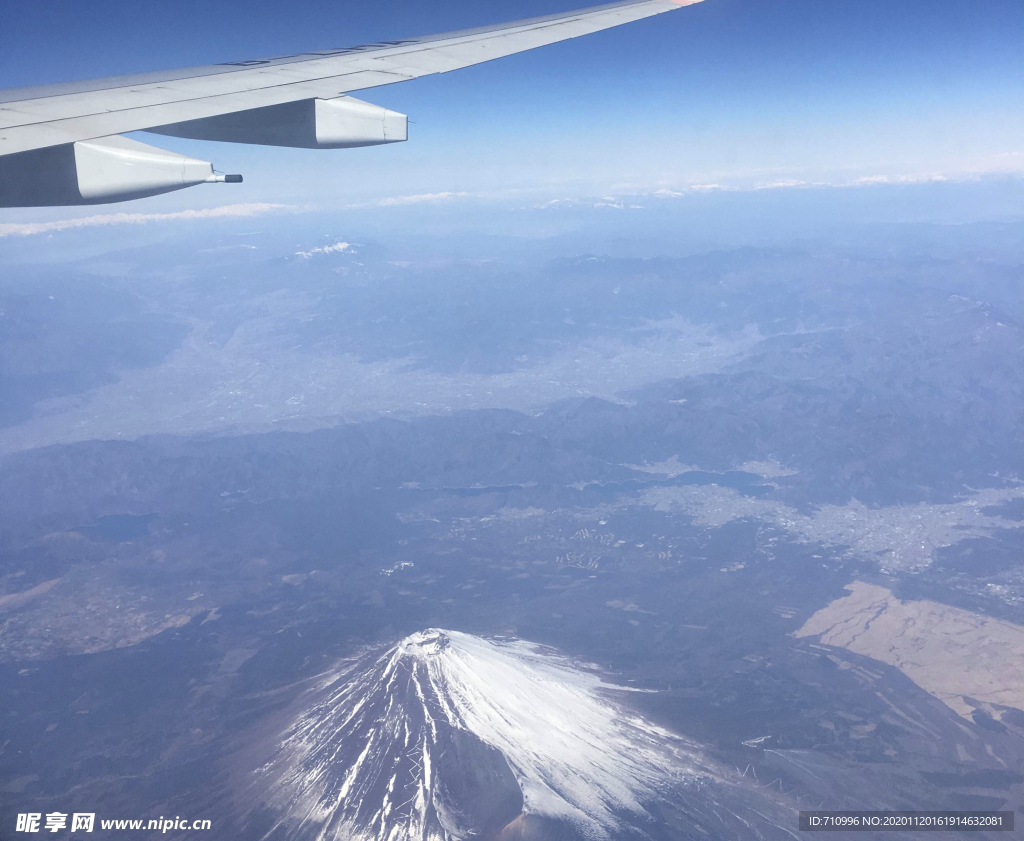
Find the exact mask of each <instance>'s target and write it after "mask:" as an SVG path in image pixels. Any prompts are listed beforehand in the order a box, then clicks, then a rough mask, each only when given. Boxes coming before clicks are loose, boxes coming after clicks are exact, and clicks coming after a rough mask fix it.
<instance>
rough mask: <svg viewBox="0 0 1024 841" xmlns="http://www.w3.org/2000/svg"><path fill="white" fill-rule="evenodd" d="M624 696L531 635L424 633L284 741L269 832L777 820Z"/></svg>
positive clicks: (563, 831) (351, 672) (393, 839)
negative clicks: (495, 637)
mask: <svg viewBox="0 0 1024 841" xmlns="http://www.w3.org/2000/svg"><path fill="white" fill-rule="evenodd" d="M613 689H614V688H613V687H610V686H609V685H608V684H605V683H603V682H602V681H601V680H600V678H599V677H598V676H597V675H596V674H595V673H594V672H593V671H588V670H586V669H581V668H579V667H578V666H575V665H573V664H572V663H571V662H570V661H569V660H567V659H566V658H564V657H562V656H560V655H559V654H557V653H556V652H554V651H552V650H550V649H546V648H541V647H538V646H536V645H532V644H530V643H526V642H522V641H518V640H504V639H503V640H485V639H481V638H479V637H474V636H471V635H469V634H464V633H459V632H456V631H440V630H428V631H423V632H421V633H417V634H413V635H412V636H410V637H407V638H406V639H404V640H403V641H401V642H400V643H399V644H398V645H396V646H394V647H393V648H391V649H390V650H388V651H387V652H386V653H384V654H383V656H381V655H380V654H379V653H378V654H376V655H368V656H366V657H364V658H363V659H361V660H358V661H356V662H354V663H350V664H348V665H347V666H346V667H344V668H343V669H342V670H341V671H340V673H335V674H333V675H330V676H329V677H328V679H327V680H325V682H324V684H323V685H322V687H321V690H320V691H319V693H318V695H317V700H316V701H315V703H313V704H312V705H311V706H310V707H308V708H307V709H306V710H305V711H304V712H302V713H301V714H299V715H298V716H297V717H296V718H295V719H294V721H293V722H292V723H291V725H290V726H289V728H288V729H287V731H286V732H285V734H284V736H283V738H281V739H280V740H279V741H278V742H277V744H276V746H275V748H274V749H273V754H272V758H271V761H270V762H267V763H266V764H264V765H263V766H262V767H261V768H260V769H259V771H258V772H257V783H256V786H255V788H254V792H256V793H257V794H258V797H257V802H258V803H259V804H261V805H264V806H266V807H269V809H270V811H271V813H272V814H273V815H274V816H275V817H274V825H273V828H272V829H271V831H269V832H267V833H266V836H265V837H271V836H272V837H274V838H289V839H290V838H302V839H312V838H316V839H324V841H328V839H330V841H334V840H335V839H337V841H350V840H351V841H356V839H359V841H362V839H374V841H412V839H415V840H416V841H456V840H457V839H471V838H473V839H499V838H500V839H505V838H531V837H536V838H540V837H545V838H547V837H551V838H555V837H557V838H569V837H574V838H595V839H598V838H613V837H614V838H626V837H629V838H644V837H648V838H655V837H657V838H661V837H682V836H681V835H680V834H679V829H680V828H692V829H693V830H694V835H697V834H702V835H704V837H707V834H710V836H711V837H715V836H716V835H719V834H720V835H721V837H728V835H729V834H730V832H732V831H735V830H737V829H747V830H749V833H748V834H749V836H750V837H757V836H758V835H759V834H760V829H759V827H758V825H757V824H758V823H759V822H760V823H764V824H765V827H767V828H770V826H771V821H763V820H762V819H761V818H760V817H759V815H758V813H759V811H761V810H760V809H759V808H758V806H757V805H751V804H750V803H749V798H751V797H754V798H755V799H756V796H754V795H752V794H751V793H750V792H748V791H746V790H743V789H741V788H739V787H737V786H734V785H732V784H729V783H725V782H724V781H722V780H720V778H719V777H720V775H719V774H718V773H717V772H715V771H713V770H712V764H711V763H710V762H708V761H706V760H702V759H701V757H700V753H699V750H698V748H697V747H696V746H695V745H693V744H691V743H689V742H687V741H685V740H684V739H682V738H681V737H680V736H678V735H676V734H673V733H671V732H669V731H667V730H665V729H663V728H660V727H658V726H656V725H654V724H651V723H650V722H647V721H645V720H644V719H642V718H640V717H639V716H637V715H636V714H634V713H631V712H630V711H629V710H628V708H627V707H626V706H624V705H623V704H622V703H619V702H618V700H617V699H616V698H614V697H613V694H614V693H613V692H612V691H611V690H613ZM723 797H724V798H725V799H726V800H729V801H735V803H733V804H732V805H730V803H727V802H725V801H724V800H723V799H722V798H723ZM760 805H762V806H766V807H767V808H768V809H769V810H770V811H777V807H776V806H775V804H774V803H772V802H771V801H767V800H766V801H765V803H764V804H760ZM666 816H668V817H666ZM524 822H525V823H524ZM666 822H667V823H666ZM525 825H528V826H530V827H533V829H532V830H531V829H529V828H527V829H526V830H524V829H523V828H522V827H523V826H525ZM669 825H672V826H675V827H676V832H675V833H669V834H668V835H666V832H667V831H668V828H669ZM730 826H731V827H732V830H729V827H730ZM538 827H540V829H538ZM705 833H706V834H705Z"/></svg>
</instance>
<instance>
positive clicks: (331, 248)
mask: <svg viewBox="0 0 1024 841" xmlns="http://www.w3.org/2000/svg"><path fill="white" fill-rule="evenodd" d="M351 248H352V246H351V244H349V243H347V242H336V243H334V245H324V246H321V247H319V248H311V249H310V250H309V251H296V252H295V256H296V257H302V258H303V259H305V260H308V259H309V258H310V257H312V256H313V255H314V254H340V253H341V252H342V251H348V250H350V249H351Z"/></svg>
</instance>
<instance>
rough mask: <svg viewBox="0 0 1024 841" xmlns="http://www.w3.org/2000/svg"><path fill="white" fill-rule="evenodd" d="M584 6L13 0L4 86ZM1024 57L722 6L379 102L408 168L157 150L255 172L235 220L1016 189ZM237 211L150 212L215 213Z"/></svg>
mask: <svg viewBox="0 0 1024 841" xmlns="http://www.w3.org/2000/svg"><path fill="white" fill-rule="evenodd" d="M580 5H585V0H583V2H580V0H576V2H574V1H573V0H521V2H516V3H497V2H490V0H482V1H481V2H465V0H446V2H443V3H442V2H436V0H435V2H424V0H416V2H413V1H412V0H396V2H390V3H387V4H381V3H379V2H369V0H358V1H357V2H337V0H335V2H325V0H289V1H288V2H284V0H247V2H236V0H218V2H209V0H207V2H197V0H179V1H178V2H175V3H166V2H146V0H132V2H128V0H35V2H25V0H17V2H9V3H5V4H4V10H3V26H0V86H3V87H13V86H20V85H31V84H39V83H44V82H54V81H63V80H69V79H82V78H90V77H95V76H103V75H111V74H117V73H130V72H136V71H143V70H152V69H158V68H167V67H178V66H188V65H194V64H205V63H211V62H217V61H223V60H229V59H240V58H252V57H260V56H266V55H278V54H284V53H289V52H296V51H303V50H308V49H315V48H326V47H333V46H342V45H350V44H357V43H364V42H368V41H374V40H379V39H383V38H394V37H403V36H411V35H422V34H428V33H432V32H438V31H445V30H450V29H457V28H463V27H467V26H474V25H479V24H484V23H493V22H500V21H503V20H510V19H515V18H519V17H526V16H530V15H535V14H544V13H548V12H553V11H560V10H564V9H568V8H575V7H578V6H580ZM1022 46H1024V3H1021V2H1020V0H972V2H969V3H968V2H953V0H928V1H927V2H926V0H887V2H882V0H856V2H854V1H853V0H705V2H703V3H701V4H699V5H697V6H694V7H691V8H687V9H683V10H681V11H679V12H675V13H672V14H669V15H663V16H660V17H657V18H654V19H651V20H647V21H641V22H639V23H636V24H632V25H630V26H626V27H623V28H620V29H616V30H612V31H609V32H605V33H599V34H597V35H594V36H589V37H587V38H583V39H579V40H577V41H574V42H569V43H565V44H559V45H555V46H553V47H548V48H544V49H542V50H539V51H535V52H532V53H527V54H524V55H520V56H514V57H511V58H508V59H503V60H500V61H498V62H494V63H491V64H488V65H483V66H479V67H476V68H468V69H465V70H461V71H458V72H456V73H452V74H448V75H443V76H437V77H431V78H427V79H422V80H418V81H415V82H409V83H404V84H401V85H395V86H391V87H387V88H380V89H376V90H371V91H366V92H364V93H362V94H361V96H362V98H365V99H368V100H370V101H373V102H376V103H379V104H381V105H386V106H388V107H391V108H395V109H397V110H401V111H404V112H406V113H408V114H409V115H410V117H411V119H412V120H413V121H414V124H413V126H412V130H411V140H410V142H409V143H407V144H402V145H401V146H395V147H386V148H377V149H367V150H349V151H335V152H315V151H306V150H276V149H259V148H250V147H240V146H228V145H221V144H200V143H192V142H189V141H178V140H171V139H169V138H147V137H145V136H143V137H141V138H140V139H147V140H148V142H154V143H156V144H157V145H163V146H166V147H168V148H175V149H178V150H181V151H185V152H188V153H190V154H194V155H196V156H197V157H203V158H204V159H208V160H212V161H213V162H214V164H215V165H216V166H217V167H218V168H220V169H223V170H226V171H241V172H243V173H244V174H245V175H246V184H245V185H243V186H242V187H241V188H234V189H232V191H231V195H230V200H232V201H236V200H237V201H284V202H289V203H302V202H309V203H313V204H316V205H318V206H330V205H331V204H337V205H339V206H340V205H344V204H346V203H349V204H351V203H359V202H372V201H374V200H375V199H376V198H379V197H381V196H392V197H393V196H401V195H420V194H433V193H441V192H448V193H467V194H471V195H481V194H482V195H488V196H496V197H497V196H504V197H509V196H515V197H536V198H537V200H540V199H551V198H560V197H564V198H573V197H580V196H593V195H602V194H605V193H612V194H624V193H629V192H639V193H643V192H650V191H654V190H658V189H661V190H669V191H677V190H685V189H688V188H690V187H692V186H693V185H707V184H718V185H722V186H729V187H740V188H744V189H748V188H752V187H758V186H761V187H763V186H765V185H779V184H787V183H790V182H805V183H827V184H848V183H857V182H858V181H859V180H862V179H874V180H881V179H890V180H898V179H900V178H909V179H928V178H934V177H946V178H963V177H969V176H971V175H976V174H987V173H1020V172H1022V171H1024V49H1022ZM228 189H229V188H224V189H223V190H221V189H219V188H197V190H190V191H184V192H182V193H180V194H176V195H173V196H169V197H162V198H158V199H150V200H145V201H144V202H141V203H136V204H134V205H132V207H133V208H142V207H151V206H152V207H159V208H169V209H173V208H176V207H190V206H195V205H196V204H197V203H200V204H215V203H218V202H222V201H223V200H225V198H226V197H227V196H228ZM200 190H202V191H205V192H203V193H202V195H201V196H200V195H199V193H200ZM531 200H532V199H531ZM63 213H64V214H65V215H66V214H67V211H63ZM3 218H4V219H5V220H6V219H10V218H12V217H11V216H10V212H7V213H4V215H3Z"/></svg>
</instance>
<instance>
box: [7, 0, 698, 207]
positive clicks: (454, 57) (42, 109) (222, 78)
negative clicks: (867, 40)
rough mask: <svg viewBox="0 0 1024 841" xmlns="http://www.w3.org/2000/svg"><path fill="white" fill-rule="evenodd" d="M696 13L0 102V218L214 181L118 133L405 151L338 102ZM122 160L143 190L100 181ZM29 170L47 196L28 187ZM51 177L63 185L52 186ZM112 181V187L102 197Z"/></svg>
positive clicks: (501, 31)
mask: <svg viewBox="0 0 1024 841" xmlns="http://www.w3.org/2000/svg"><path fill="white" fill-rule="evenodd" d="M699 1H700V0H620V2H616V3H611V4H608V5H605V6H598V7H594V8H590V9H583V10H579V11H575V12H568V13H564V14H558V15H550V16H547V17H541V18H533V19H530V20H522V21H517V22H514V23H508V24H502V25H499V26H491V27H484V28H480V29H471V30H465V31H461V32H453V33H447V34H444V35H435V36H430V37H426V38H416V39H410V40H403V41H389V42H384V43H379V44H368V45H365V46H360V47H351V48H345V49H337V50H322V51H318V52H312V53H302V54H299V55H293V56H284V57H280V58H271V59H259V60H253V61H238V62H229V63H226V64H218V65H213V66H210V67H201V68H191V69H186V70H178V71H170V72H159V73H148V74H142V75H135V76H120V77H113V78H108V79H100V80H96V81H90V82H76V83H71V84H65V85H49V86H42V87H34V88H20V89H10V90H6V91H0V206H7V207H11V206H24V205H25V203H26V200H29V201H28V203H32V204H83V203H100V202H105V201H118V200H125V199H128V198H137V197H139V196H140V195H153V194H155V193H156V192H165V191H166V189H162V188H161V187H162V186H163V187H166V186H167V185H166V184H162V182H161V183H157V182H160V181H161V178H162V179H164V180H165V181H166V179H167V177H168V176H167V172H171V173H172V175H171V176H169V177H170V178H171V181H172V182H173V183H172V184H171V186H169V187H167V189H179V188H180V187H182V186H190V185H191V184H193V183H200V181H209V180H224V179H223V178H220V179H218V178H217V177H216V176H215V175H214V174H213V170H212V167H211V166H210V165H209V164H205V163H204V162H201V161H195V160H194V159H191V158H184V157H183V156H180V155H174V154H173V153H168V152H164V151H163V150H159V149H154V148H153V147H150V146H147V145H145V144H141V143H138V142H137V141H133V140H129V139H127V138H120V137H117V135H121V134H124V133H126V132H134V131H154V132H155V133H159V134H168V135H175V136H179V137H192V138H197V139H211V140H227V141H233V142H241V143H261V144H268V145H281V146H303V147H311V148H339V147H345V146H360V145H372V144H375V143H387V142H393V141H395V140H405V139H406V134H405V131H406V118H405V116H404V115H401V114H397V113H395V112H391V111H387V110H386V109H383V108H379V107H378V106H374V105H370V104H369V103H364V102H361V101H360V100H357V99H354V98H352V97H349V96H347V94H349V93H351V92H353V91H360V90H364V89H367V88H374V87H379V86H382V85H388V84H393V83H395V82H403V81H407V80H409V79H415V78H419V77H420V76H427V75H430V74H433V73H446V72H448V71H451V70H456V69H458V68H461V67H468V66H470V65H473V64H479V63H482V62H485V61H490V60H492V59H495V58H500V57H502V56H506V55H511V54H513V53H518V52H522V51H524V50H530V49H534V48H535V47H540V46H544V45H546V44H552V43H555V42H557V41H562V40H566V39H569V38H575V37H578V36H580V35H586V34H589V33H591V32H597V31H599V30H602V29H608V28H610V27H613V26H619V25H620V24H623V23H629V22H631V21H634V20H639V19H641V18H645V17H649V16H651V15H656V14H660V13H662V12H667V11H670V10H672V9H676V8H679V7H680V6H688V5H692V4H693V3H696V2H699ZM161 156H166V160H165V159H164V158H162V157H161ZM124 160H128V161H129V164H128V166H131V167H134V169H135V170H137V172H136V173H135V174H138V172H142V171H145V172H147V173H149V175H148V176H146V178H148V179H149V180H148V181H147V180H146V178H143V179H142V182H140V183H138V184H134V188H133V185H132V183H127V182H132V174H133V173H131V172H129V171H128V170H125V169H124V167H121V169H122V170H124V171H122V172H120V174H117V173H115V175H114V177H113V178H112V179H111V177H110V172H112V171H113V170H117V169H118V161H122V162H123V161H124ZM197 165H201V166H197ZM72 169H74V173H73V174H74V179H72V180H77V182H78V183H77V185H75V184H70V183H69V184H64V183H63V182H62V183H59V184H58V183H56V182H58V181H61V179H63V180H64V181H67V180H68V179H69V178H70V177H71V175H70V174H69V173H71V170H72ZM36 170H40V171H42V175H43V176H45V177H44V178H43V181H47V179H49V180H48V181H47V183H45V184H44V183H41V182H40V183H35V184H33V183H32V175H33V172H34V171H36ZM58 170H59V171H61V172H62V173H63V174H62V175H59V174H55V173H57V171H58ZM165 170H166V172H165ZM201 175H202V176H203V177H202V178H201V179H200V178H199V176H201ZM179 176H180V178H179ZM207 176H208V177H207ZM197 179H199V180H197ZM111 180H112V181H113V182H115V183H111V184H107V183H106V182H107V181H111ZM179 180H180V183H179ZM228 180H240V179H237V178H236V179H232V177H230V176H229V178H228ZM50 182H54V183H50ZM185 182H188V183H185ZM76 187H77V190H76ZM83 190H84V192H83ZM76 197H77V198H78V199H80V200H76ZM54 199H64V200H57V201H55V200H54Z"/></svg>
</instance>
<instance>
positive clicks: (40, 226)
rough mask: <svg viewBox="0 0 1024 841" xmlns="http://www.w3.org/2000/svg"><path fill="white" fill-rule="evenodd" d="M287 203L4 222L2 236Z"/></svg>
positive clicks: (246, 211)
mask: <svg viewBox="0 0 1024 841" xmlns="http://www.w3.org/2000/svg"><path fill="white" fill-rule="evenodd" d="M284 207H285V205H283V204H268V203H253V204H227V205H224V206H222V207H208V208H205V209H203V210H179V211H176V212H174V213H106V214H103V215H99V216H81V217H78V218H77V219H58V220H55V221H52V222H6V223H0V237H12V236H14V237H27V236H32V235H33V234H46V233H52V232H54V231H68V230H72V229H74V228H99V227H104V226H107V225H144V224H147V223H149V222H167V221H188V220H192V219H221V218H226V217H244V216H258V215H260V214H262V213H270V212H271V211H273V210H282V209H284Z"/></svg>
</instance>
